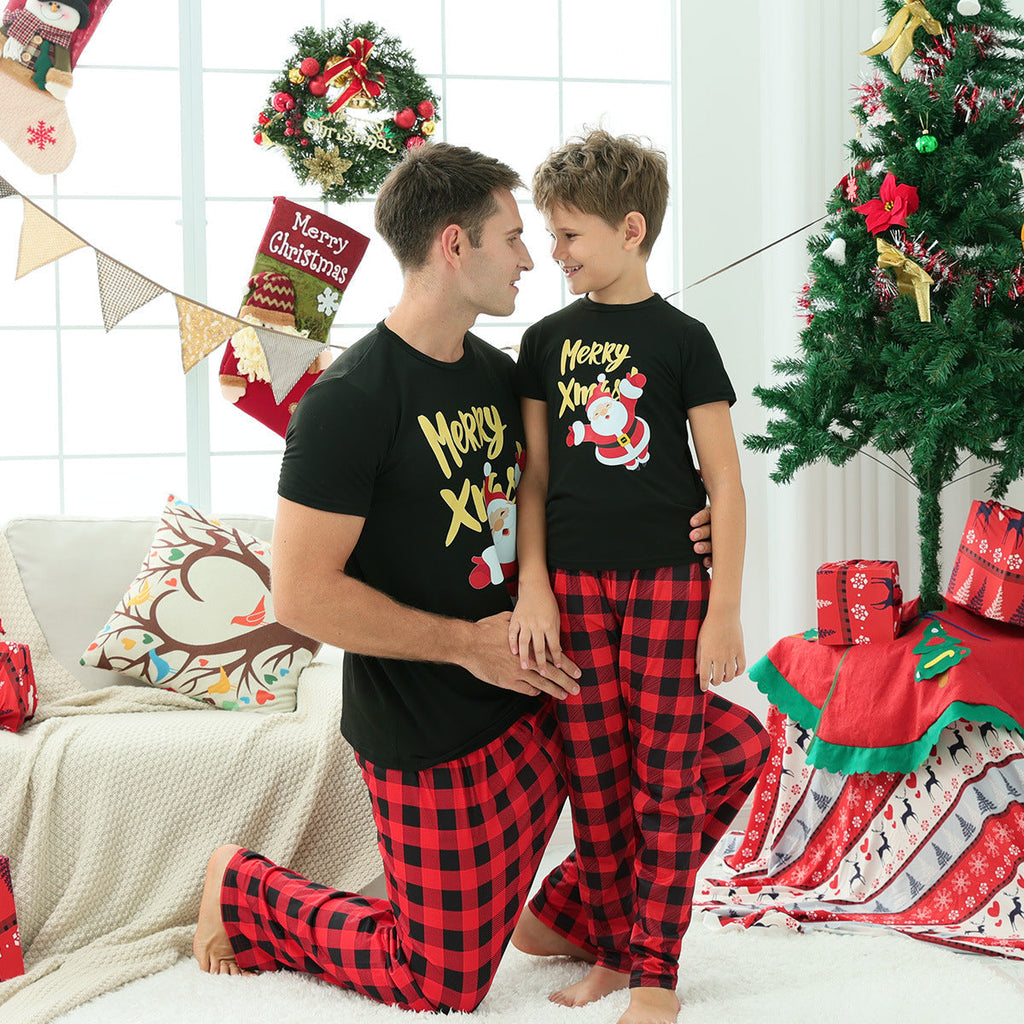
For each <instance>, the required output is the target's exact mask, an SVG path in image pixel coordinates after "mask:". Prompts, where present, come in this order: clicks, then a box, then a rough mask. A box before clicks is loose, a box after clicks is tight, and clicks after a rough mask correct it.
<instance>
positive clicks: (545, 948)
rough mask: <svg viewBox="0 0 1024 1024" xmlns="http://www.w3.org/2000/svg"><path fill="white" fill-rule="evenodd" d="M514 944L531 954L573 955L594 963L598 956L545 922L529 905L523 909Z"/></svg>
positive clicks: (575, 957) (513, 940) (523, 951)
mask: <svg viewBox="0 0 1024 1024" xmlns="http://www.w3.org/2000/svg"><path fill="white" fill-rule="evenodd" d="M512 945H513V946H515V947H516V949H518V950H519V951H520V952H522V953H529V954H530V955H531V956H571V957H573V958H574V959H576V960H585V961H586V962H587V963H588V964H592V963H593V962H594V961H595V960H596V959H597V957H596V956H594V954H593V953H591V952H590V950H587V949H583V948H582V947H581V946H577V945H575V944H574V943H572V942H570V941H569V940H568V939H567V938H565V936H564V935H559V934H558V932H556V931H554V930H552V929H551V928H549V927H548V926H547V925H546V924H544V923H543V922H542V921H541V920H540V919H539V918H538V917H537V915H536V914H534V912H533V911H532V910H530V908H529V907H526V908H525V909H524V910H523V913H522V915H521V916H520V918H519V922H518V924H517V925H516V928H515V931H514V932H513V933H512Z"/></svg>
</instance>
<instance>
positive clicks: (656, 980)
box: [531, 564, 768, 988]
mask: <svg viewBox="0 0 1024 1024" xmlns="http://www.w3.org/2000/svg"><path fill="white" fill-rule="evenodd" d="M552 583H553V588H554V592H555V596H556V598H557V599H558V602H559V607H560V608H561V609H562V644H563V649H564V650H565V652H566V654H567V655H568V656H569V657H570V658H571V659H572V660H573V661H575V662H576V664H577V665H579V667H580V668H581V669H582V670H583V673H584V675H583V678H582V679H581V685H582V688H581V692H580V694H579V696H577V697H570V698H569V699H567V700H566V701H563V702H559V704H558V716H559V724H560V726H561V728H562V731H563V737H564V740H565V748H566V762H567V771H568V780H569V796H570V800H571V802H572V805H573V822H574V829H575V832H576V851H575V852H574V853H573V854H571V855H570V856H569V857H568V858H567V860H566V861H565V862H563V863H562V864H561V865H560V866H559V867H558V868H556V869H555V870H554V871H553V872H552V873H551V874H550V875H549V876H548V878H547V879H546V880H545V882H544V884H543V886H542V888H541V891H540V892H539V893H538V895H537V896H536V898H535V899H534V901H533V903H532V904H531V909H532V910H533V912H534V913H535V914H536V915H537V917H538V918H540V919H541V920H542V921H544V922H545V923H546V924H548V925H549V926H550V927H552V928H553V929H554V930H555V931H557V932H559V933H560V934H562V935H565V936H566V937H567V938H568V939H569V940H570V941H572V942H574V943H576V944H577V945H579V946H582V947H584V948H587V949H589V950H591V951H592V952H593V953H594V954H595V955H596V957H597V962H598V964H601V965H603V966H605V967H608V968H610V969H612V970H617V971H622V972H630V975H631V977H630V986H631V987H639V986H641V985H645V986H657V987H661V988H675V985H676V979H677V973H678V959H679V950H680V946H681V942H682V936H683V933H684V932H685V930H686V927H687V925H688V924H689V920H690V912H691V904H692V900H693V889H694V883H695V879H696V873H697V869H698V868H699V866H700V864H701V863H702V862H703V860H704V858H705V857H706V856H707V855H708V854H709V853H710V852H711V850H713V849H714V847H715V845H716V843H717V842H718V840H719V839H720V838H721V836H722V835H724V833H725V831H726V829H727V828H728V826H729V823H730V822H731V821H732V819H733V817H734V816H735V815H736V813H737V811H738V810H739V809H740V807H742V805H743V802H744V800H745V799H746V797H747V795H748V794H749V792H750V791H751V790H752V789H753V786H754V784H755V782H756V780H757V776H758V774H759V769H760V767H761V765H762V764H763V763H764V761H765V758H766V757H767V752H768V744H767V735H766V733H765V731H764V729H763V727H762V726H761V724H760V722H758V721H757V719H756V718H755V717H754V716H753V715H752V714H750V713H749V712H747V711H746V710H745V709H743V708H739V707H736V706H735V705H733V704H731V703H730V702H729V701H726V700H724V699H723V698H721V697H718V696H709V695H708V694H706V693H704V692H703V691H701V689H700V686H699V683H698V680H697V676H696V649H697V634H698V632H699V629H700V624H701V622H702V621H703V618H704V614H705V611H706V608H707V597H708V590H709V582H708V578H707V573H706V571H705V570H704V569H703V567H702V566H700V565H699V564H694V565H692V566H681V567H675V568H664V569H654V570H649V571H641V572H635V573H629V572H601V573H586V572H568V571H564V570H557V571H556V572H555V573H554V574H553V577H552Z"/></svg>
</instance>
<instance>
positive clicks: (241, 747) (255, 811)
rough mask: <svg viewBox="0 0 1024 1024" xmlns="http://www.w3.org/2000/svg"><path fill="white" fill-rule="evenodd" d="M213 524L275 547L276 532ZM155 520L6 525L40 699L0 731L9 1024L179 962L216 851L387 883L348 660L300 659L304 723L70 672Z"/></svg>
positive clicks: (8, 621)
mask: <svg viewBox="0 0 1024 1024" xmlns="http://www.w3.org/2000/svg"><path fill="white" fill-rule="evenodd" d="M222 521H223V522H225V523H226V524H228V525H232V526H236V527H238V528H240V529H243V530H246V531H248V532H250V533H252V534H254V535H255V536H257V537H260V538H263V539H269V537H270V531H271V527H272V523H271V521H270V520H269V519H254V518H251V517H249V518H241V517H222ZM157 523H158V520H157V519H155V518H154V519H87V518H74V517H70V516H58V517H31V518H21V519H15V520H11V521H10V522H9V523H7V524H6V526H5V527H4V528H3V530H2V531H0V620H2V621H3V624H4V628H5V630H6V632H7V636H6V639H8V640H17V641H22V642H25V643H28V644H29V646H30V649H31V654H32V661H33V665H34V668H35V675H36V682H37V687H38V692H39V710H38V711H37V713H36V716H35V718H34V719H33V721H32V722H30V723H27V724H26V725H25V726H24V727H23V728H22V729H21V731H20V732H18V733H7V732H3V731H0V853H2V854H5V855H6V856H8V857H9V858H10V861H11V869H12V877H13V881H14V893H15V901H16V904H17V910H18V918H19V924H20V930H21V941H22V946H23V951H24V954H25V961H26V974H25V975H24V976H23V977H21V978H17V979H14V980H11V981H8V982H5V983H4V984H2V985H0V1018H2V1019H3V1020H4V1021H10V1022H15V1021H18V1022H22V1024H35V1022H39V1024H43V1022H46V1021H50V1020H52V1019H53V1018H54V1017H55V1016H57V1015H58V1014H60V1013H64V1012H66V1011H67V1010H69V1009H71V1008H73V1007H74V1006H76V1005H78V1004H79V1003H81V1002H84V1001H85V1000H87V999H89V998H92V997H93V996H95V995H98V994H100V993H102V992H105V991H109V990H111V989H113V988H115V987H117V986H119V985H121V984H124V983H125V982H127V981H131V980H133V979H135V978H138V977H142V976H143V975H145V974H148V973H151V972H153V971H155V970H160V969H162V968H164V967H167V966H169V965H170V964H172V963H174V962H175V961H176V960H177V959H178V958H179V957H181V956H187V955H188V954H189V953H190V951H191V937H192V930H193V927H194V921H195V917H196V913H197V910H198V906H199V897H200V893H201V888H202V879H203V874H204V871H205V866H206V861H207V859H208V857H209V855H210V853H211V852H212V851H213V850H214V849H215V848H216V847H217V846H218V845H220V844H222V843H225V842H236V843H240V844H242V845H244V846H249V847H251V848H253V849H257V850H259V851H260V852H262V853H265V854H266V855H267V856H269V857H271V858H273V859H274V860H276V861H278V862H280V863H285V864H287V865H289V866H290V867H293V868H294V869H295V870H297V871H299V872H301V873H303V874H306V875H307V876H309V877H312V878H314V879H316V880H317V881H321V882H324V883H327V884H330V885H333V886H336V887H339V888H343V889H347V890H358V889H361V888H363V887H364V886H366V885H367V884H368V883H369V882H370V881H371V880H372V879H374V878H375V877H376V876H377V875H378V874H379V872H380V858H379V854H378V851H377V845H376V830H375V828H374V825H373V821H372V818H371V815H370V808H369V800H368V798H367V796H366V792H365V787H364V785H363V783H362V780H361V778H360V776H359V771H358V768H357V766H356V764H355V762H354V758H353V755H352V750H351V748H350V747H349V746H348V744H347V743H346V742H345V741H344V740H343V739H342V737H341V735H340V733H339V720H340V715H341V670H340V667H339V666H340V654H339V652H337V651H334V650H330V651H329V652H328V653H327V654H326V655H325V654H324V653H323V652H322V653H321V655H320V656H319V657H318V659H317V660H315V661H314V662H313V663H312V664H310V665H309V666H307V667H306V668H305V669H304V670H303V671H302V673H301V676H300V678H299V681H298V691H297V708H296V710H295V711H292V712H287V713H277V714H254V713H251V712H246V711H222V710H219V709H216V708H212V707H209V706H207V705H204V704H202V703H200V702H198V701H194V700H192V699H190V698H188V697H183V696H181V695H179V694H175V693H170V692H166V691H164V690H161V689H157V688H154V687H149V686H146V685H144V684H139V683H138V682H137V681H134V680H130V679H128V678H126V677H123V676H118V675H115V674H113V673H110V672H104V671H101V670H99V669H94V668H87V667H83V666H82V665H80V664H79V659H80V655H81V653H82V651H83V650H84V648H85V647H86V645H87V644H88V643H89V642H90V641H91V640H92V639H93V637H94V636H95V635H96V633H97V631H98V630H99V629H100V628H102V626H103V625H104V623H105V622H106V620H107V617H108V616H109V615H110V613H111V611H112V610H113V608H114V606H115V605H116V604H117V602H118V600H119V599H120V598H121V596H122V594H123V593H124V591H125V588H126V587H127V585H128V584H129V583H130V582H131V581H132V579H133V578H134V577H135V574H136V573H137V572H138V570H139V566H140V565H141V563H142V560H143V558H144V557H145V555H146V553H147V552H148V550H149V545H150V543H151V541H152V539H153V534H154V531H155V529H156V526H157ZM196 969H197V970H198V967H197V968H196Z"/></svg>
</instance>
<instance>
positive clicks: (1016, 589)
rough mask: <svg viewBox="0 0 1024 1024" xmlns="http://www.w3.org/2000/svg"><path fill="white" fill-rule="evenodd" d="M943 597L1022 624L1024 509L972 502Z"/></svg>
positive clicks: (1005, 620)
mask: <svg viewBox="0 0 1024 1024" xmlns="http://www.w3.org/2000/svg"><path fill="white" fill-rule="evenodd" d="M946 597H947V598H948V599H949V600H950V601H952V602H953V603H954V604H958V605H960V606H961V607H963V608H966V609H968V611H972V612H974V614H975V615H983V616H985V618H988V619H995V620H997V621H998V622H1011V623H1013V624H1014V625H1016V626H1024V512H1019V511H1018V510H1017V509H1015V508H1010V506H1009V505H1001V504H1000V503H999V502H998V501H975V502H973V503H972V504H971V510H970V512H969V513H968V515H967V523H966V524H965V526H964V532H963V536H962V537H961V538H960V547H959V548H958V549H957V553H956V561H955V562H954V563H953V572H952V574H951V575H950V578H949V586H948V587H947V588H946Z"/></svg>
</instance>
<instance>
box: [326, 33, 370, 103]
mask: <svg viewBox="0 0 1024 1024" xmlns="http://www.w3.org/2000/svg"><path fill="white" fill-rule="evenodd" d="M372 49H373V43H371V42H370V40H369V39H363V38H362V37H359V38H356V39H353V40H352V42H351V43H349V44H348V51H349V53H351V54H352V56H351V57H346V58H345V59H344V60H341V61H338V63H337V64H335V65H333V66H332V67H330V68H328V69H327V71H326V72H325V73H324V81H325V82H330V81H331V79H333V78H335V77H337V76H338V75H342V76H344V77H345V78H347V79H348V86H347V87H346V89H345V91H344V92H343V93H342V94H341V95H340V96H339V97H338V98H337V99H336V100H335V101H334V102H333V103H332V104H331V105H330V106H329V107H328V108H327V109H328V110H329V111H330V113H332V114H333V113H334V112H335V111H337V110H340V109H341V108H342V107H344V106H345V105H346V104H347V103H349V102H351V101H352V100H353V99H354V98H355V97H356V96H358V95H359V94H360V93H365V95H367V96H369V97H370V99H376V98H377V97H378V96H379V95H380V94H381V93H382V92H383V91H384V76H383V75H380V74H370V72H369V70H368V69H367V67H366V63H365V62H366V58H367V57H369V55H370V51H371V50H372Z"/></svg>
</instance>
